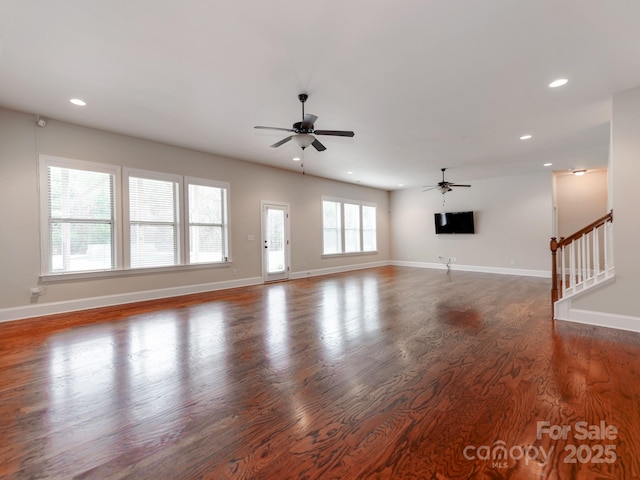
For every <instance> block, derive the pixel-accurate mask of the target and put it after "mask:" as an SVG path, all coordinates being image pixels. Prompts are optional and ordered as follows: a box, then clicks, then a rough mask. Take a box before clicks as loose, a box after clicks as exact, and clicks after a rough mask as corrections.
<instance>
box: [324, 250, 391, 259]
mask: <svg viewBox="0 0 640 480" xmlns="http://www.w3.org/2000/svg"><path fill="white" fill-rule="evenodd" d="M377 254H378V251H377V250H372V251H370V252H345V253H323V254H322V255H321V256H320V258H341V257H360V256H362V255H377Z"/></svg>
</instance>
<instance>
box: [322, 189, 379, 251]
mask: <svg viewBox="0 0 640 480" xmlns="http://www.w3.org/2000/svg"><path fill="white" fill-rule="evenodd" d="M325 201H327V202H336V203H339V205H340V207H339V208H340V225H339V226H338V230H339V235H340V250H341V251H340V252H338V253H325V246H324V202H325ZM347 203H348V204H351V205H358V206H359V219H360V222H359V223H360V224H359V227H358V230H359V231H358V234H359V250H357V251H349V252H347V251H346V246H345V216H344V213H345V212H344V205H345V204H347ZM363 206H367V207H373V208H375V209H376V233H375V236H376V248H375V250H364V240H363V231H364V227H363V217H362V207H363ZM321 214H322V215H321V218H322V221H323V225H322V257H336V256H351V255H368V254H375V253H378V221H377V220H378V219H377V215H378V206H377V204H376V203H375V202H368V201H362V200H353V199H349V198H341V197H331V196H325V195H323V196H322V201H321Z"/></svg>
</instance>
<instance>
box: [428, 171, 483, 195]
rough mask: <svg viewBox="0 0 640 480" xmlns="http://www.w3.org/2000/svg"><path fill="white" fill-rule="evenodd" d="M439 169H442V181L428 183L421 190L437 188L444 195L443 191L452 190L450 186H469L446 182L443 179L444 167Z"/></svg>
mask: <svg viewBox="0 0 640 480" xmlns="http://www.w3.org/2000/svg"><path fill="white" fill-rule="evenodd" d="M440 170H442V181H441V182H438V184H437V185H429V186H426V187H422V188H423V190H422V191H423V192H428V191H429V190H435V189H436V188H437V189H438V190H440V192H441V193H442V194H443V195H444V194H445V193H447V192H450V191H451V190H452V188H451V187H470V186H471V185H462V184H460V183H453V182H447V181H446V180H445V179H444V171H445V170H446V168H441V169H440Z"/></svg>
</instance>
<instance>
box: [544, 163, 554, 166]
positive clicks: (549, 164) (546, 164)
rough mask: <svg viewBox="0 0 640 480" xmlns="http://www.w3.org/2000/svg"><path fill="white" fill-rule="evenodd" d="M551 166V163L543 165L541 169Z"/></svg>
mask: <svg viewBox="0 0 640 480" xmlns="http://www.w3.org/2000/svg"><path fill="white" fill-rule="evenodd" d="M551 165H553V163H545V164H544V165H542V166H543V167H550V166H551Z"/></svg>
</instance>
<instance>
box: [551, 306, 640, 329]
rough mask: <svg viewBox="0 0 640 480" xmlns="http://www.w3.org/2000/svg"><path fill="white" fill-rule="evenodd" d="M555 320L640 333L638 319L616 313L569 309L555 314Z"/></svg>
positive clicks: (639, 319) (639, 321) (639, 320)
mask: <svg viewBox="0 0 640 480" xmlns="http://www.w3.org/2000/svg"><path fill="white" fill-rule="evenodd" d="M555 319H556V320H561V321H564V322H575V323H582V324H585V325H593V326H596V327H607V328H617V329H618V330H627V331H630V332H640V318H639V317H632V316H629V315H618V314H616V313H603V312H592V311H590V310H580V309H576V308H569V309H567V310H566V311H563V312H560V313H559V312H556V316H555Z"/></svg>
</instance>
